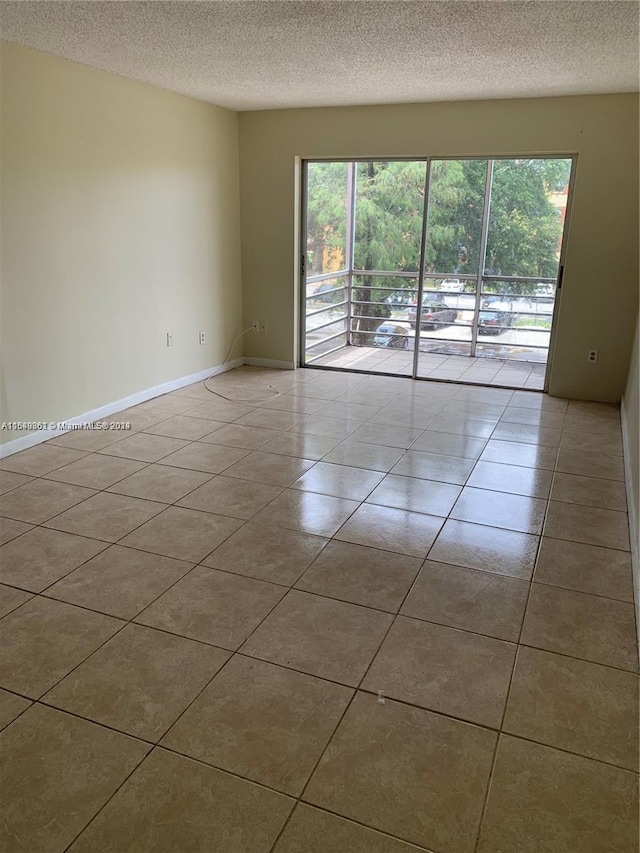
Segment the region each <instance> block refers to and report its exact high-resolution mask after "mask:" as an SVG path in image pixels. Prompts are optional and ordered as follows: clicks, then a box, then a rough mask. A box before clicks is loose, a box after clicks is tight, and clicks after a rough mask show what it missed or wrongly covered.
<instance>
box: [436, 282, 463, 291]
mask: <svg viewBox="0 0 640 853" xmlns="http://www.w3.org/2000/svg"><path fill="white" fill-rule="evenodd" d="M440 290H446V291H448V292H449V293H462V291H463V290H464V281H460V280H459V279H457V278H448V279H445V281H443V282H442V284H441V285H440Z"/></svg>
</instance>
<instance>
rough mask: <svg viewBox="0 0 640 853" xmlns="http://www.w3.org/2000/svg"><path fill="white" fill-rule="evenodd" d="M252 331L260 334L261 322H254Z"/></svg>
mask: <svg viewBox="0 0 640 853" xmlns="http://www.w3.org/2000/svg"><path fill="white" fill-rule="evenodd" d="M251 331H252V332H259V331H260V320H253V322H252V323H251Z"/></svg>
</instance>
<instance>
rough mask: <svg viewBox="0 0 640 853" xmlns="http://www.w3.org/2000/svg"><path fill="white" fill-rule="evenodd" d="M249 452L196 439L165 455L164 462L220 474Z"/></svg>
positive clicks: (174, 466) (174, 465) (164, 463)
mask: <svg viewBox="0 0 640 853" xmlns="http://www.w3.org/2000/svg"><path fill="white" fill-rule="evenodd" d="M247 454H248V451H247V450H239V449H238V448H236V447H223V446H222V445H221V444H206V443H204V442H202V441H194V442H193V443H192V444H189V445H188V446H187V447H183V448H182V450H178V451H176V453H171V454H169V456H165V457H164V459H163V460H162V464H163V465H170V466H172V467H173V468H188V469H189V470H191V471H204V472H205V473H208V474H220V473H221V472H222V471H224V470H225V469H226V468H229V467H230V466H231V465H233V464H234V462H238V461H239V460H240V459H243V458H244V457H245V456H246V455H247Z"/></svg>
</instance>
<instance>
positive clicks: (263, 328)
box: [260, 320, 267, 335]
mask: <svg viewBox="0 0 640 853" xmlns="http://www.w3.org/2000/svg"><path fill="white" fill-rule="evenodd" d="M266 332H267V322H266V320H260V334H262V335H264V334H266Z"/></svg>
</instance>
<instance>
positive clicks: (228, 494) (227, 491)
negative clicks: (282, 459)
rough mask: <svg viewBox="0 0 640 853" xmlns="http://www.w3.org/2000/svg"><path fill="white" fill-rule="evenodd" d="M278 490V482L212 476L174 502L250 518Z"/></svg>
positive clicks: (279, 488) (276, 494) (235, 516)
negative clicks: (275, 484) (252, 481)
mask: <svg viewBox="0 0 640 853" xmlns="http://www.w3.org/2000/svg"><path fill="white" fill-rule="evenodd" d="M281 491H282V489H281V487H280V486H272V485H270V484H269V483H251V482H250V481H249V480H238V479H237V478H236V477H224V476H222V477H215V478H214V479H213V480H210V481H209V482H208V483H205V484H204V485H203V486H200V488H198V489H196V490H195V491H193V492H191V494H189V495H187V496H186V497H185V498H183V499H182V500H181V501H179V503H178V506H185V507H189V508H190V509H200V510H203V511H204V512H214V513H218V514H220V515H229V516H232V517H234V518H252V516H254V515H255V514H256V513H257V512H259V511H260V510H261V509H262V508H263V507H265V506H266V505H267V504H268V503H270V502H271V501H272V500H273V499H274V498H275V497H277V496H278V495H279V494H280V492H281Z"/></svg>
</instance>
